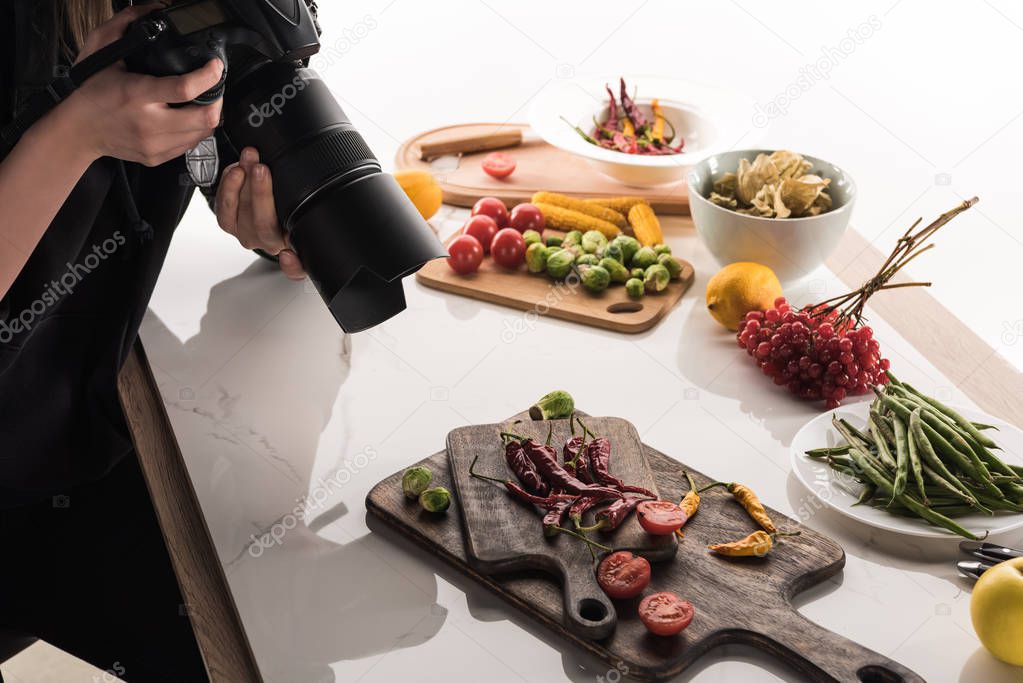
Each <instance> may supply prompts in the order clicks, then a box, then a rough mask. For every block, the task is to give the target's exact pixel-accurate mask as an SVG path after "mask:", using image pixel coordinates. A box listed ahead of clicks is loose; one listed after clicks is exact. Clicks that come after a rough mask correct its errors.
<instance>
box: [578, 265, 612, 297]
mask: <svg viewBox="0 0 1023 683" xmlns="http://www.w3.org/2000/svg"><path fill="white" fill-rule="evenodd" d="M579 274H580V277H581V278H582V283H583V287H585V288H586V289H588V290H590V291H591V292H594V293H597V292H603V291H604V290H605V289H607V286H608V285H609V284H611V274H610V273H608V272H607V270H606V269H604V268H601V267H600V266H583V267H581V268H580V269H579Z"/></svg>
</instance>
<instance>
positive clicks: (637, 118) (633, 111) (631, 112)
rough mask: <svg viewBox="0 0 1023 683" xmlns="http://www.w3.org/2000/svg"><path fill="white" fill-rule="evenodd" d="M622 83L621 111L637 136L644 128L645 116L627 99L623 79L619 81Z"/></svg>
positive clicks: (629, 98) (630, 99)
mask: <svg viewBox="0 0 1023 683" xmlns="http://www.w3.org/2000/svg"><path fill="white" fill-rule="evenodd" d="M621 82H622V109H624V110H625V115H626V116H628V117H629V120H630V121H632V125H633V126H635V127H636V133H637V134H639V131H640V129H641V128H645V127H646V116H644V115H643V112H642V111H640V109H639V107H637V106H636V103H635V102H633V101H632V98H631V97H629V92H628V90H627V89H626V87H625V79H624V78H623V79H621Z"/></svg>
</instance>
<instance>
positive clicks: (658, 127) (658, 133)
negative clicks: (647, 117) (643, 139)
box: [650, 99, 664, 140]
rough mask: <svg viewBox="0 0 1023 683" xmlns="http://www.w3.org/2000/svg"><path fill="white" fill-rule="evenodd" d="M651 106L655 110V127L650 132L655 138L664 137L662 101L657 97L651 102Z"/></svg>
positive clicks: (661, 138) (660, 138)
mask: <svg viewBox="0 0 1023 683" xmlns="http://www.w3.org/2000/svg"><path fill="white" fill-rule="evenodd" d="M650 108H651V109H653V111H654V129H653V131H651V133H650V137H651V138H653V139H654V140H663V139H664V111H663V110H662V109H661V103H660V102H659V101H657V100H656V99H655V100H654V101H653V102H651V103H650Z"/></svg>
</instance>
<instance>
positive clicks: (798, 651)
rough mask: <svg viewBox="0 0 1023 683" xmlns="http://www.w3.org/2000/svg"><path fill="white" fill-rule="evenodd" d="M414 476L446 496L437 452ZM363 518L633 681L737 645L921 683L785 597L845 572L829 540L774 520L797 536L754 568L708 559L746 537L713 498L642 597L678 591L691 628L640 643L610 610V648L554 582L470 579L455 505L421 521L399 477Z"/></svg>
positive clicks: (700, 480)
mask: <svg viewBox="0 0 1023 683" xmlns="http://www.w3.org/2000/svg"><path fill="white" fill-rule="evenodd" d="M644 449H645V451H646V456H647V463H648V464H649V466H650V469H651V472H652V473H653V475H654V479H655V481H656V483H657V486H658V488H659V490H660V493H661V495H662V497H664V498H667V499H672V500H674V499H678V498H680V497H681V496H682V495H683V493H684V491H685V489H686V485H685V484H684V483H683V482H684V477H683V472H684V470H685V469H686V467H685V466H684V465H682V464H681V463H679V462H677V461H676V460H673V459H671V458H669V457H668V456H666V455H664V454H663V453H661V452H659V451H656V450H654V449H652V448H650V447H648V446H644ZM418 464H421V465H425V466H427V467H429V468H430V469H431V470H433V473H434V483H435V485H439V486H446V487H448V488H449V489H453V488H454V486H455V485H454V483H453V482H452V476H451V471H450V469H449V466H448V459H447V454H446V452H445V451H441V452H439V453H436V454H434V455H432V456H430V457H428V458H426V459H425V460H422V461H420V462H419V463H418ZM410 465H411V463H410ZM691 473H692V474H693V476H694V477H695V478H696V481H697V484H698V485H701V486H702V485H704V484H706V483H709V480H708V479H707V477H705V476H703V475H702V474H700V473H698V472H694V471H691ZM747 483H750V484H755V482H747ZM366 507H367V510H368V511H369V513H370V515H372V516H373V517H374V518H378V519H380V520H382V521H383V522H384V523H386V524H387V525H388V526H389V527H391V528H393V529H394V530H396V531H397V532H399V533H400V534H401V535H402V536H404V537H405V538H408V539H410V540H412V541H414V542H415V543H417V544H419V545H420V546H422V547H423V548H424V549H425V550H426V551H428V552H429V553H431V554H432V555H434V556H436V557H439V558H441V559H442V560H444V561H445V562H447V563H449V564H450V565H451V566H452V567H453V568H455V569H456V570H458V571H459V572H461V573H463V574H465V575H466V576H468V577H470V578H471V579H473V580H474V581H476V582H478V583H479V584H480V585H481V586H483V587H484V588H486V589H487V590H489V591H491V592H493V593H494V594H495V595H497V596H499V597H500V598H502V599H503V600H505V601H506V602H507V603H508V604H509V607H510V608H511V609H514V610H517V611H519V612H521V613H523V614H525V615H527V616H528V617H529V618H531V619H533V620H535V621H536V622H537V623H539V624H541V625H543V626H544V627H545V628H547V629H548V630H549V631H550V632H551V633H552V634H553V635H555V636H557V637H558V638H560V639H562V640H563V641H565V642H567V643H571V644H572V645H573V646H575V647H577V648H580V649H582V650H585V651H586V652H588V653H590V654H591V655H593V656H596V657H598V658H600V659H602V660H603V661H604V662H606V663H607V664H608V665H609V666H610V667H611V668H614V669H616V670H617V671H618V672H620V673H621V674H622V675H625V676H628V677H631V678H635V679H639V680H649V681H652V680H666V679H669V678H671V677H672V676H675V675H677V674H679V673H680V672H682V671H684V670H685V669H686V668H688V667H689V666H691V665H692V664H693V663H694V662H695V661H696V660H698V659H699V658H700V657H701V656H702V655H704V654H705V653H707V652H708V651H710V650H712V649H714V648H717V647H720V646H722V645H728V644H745V645H751V646H753V647H756V648H758V649H760V650H763V651H765V652H767V653H769V654H770V655H773V656H774V657H777V658H778V659H779V660H781V661H783V662H785V663H787V664H788V665H790V666H791V667H792V668H793V669H794V670H795V671H797V672H799V674H801V677H803V678H805V679H807V680H811V681H828V682H834V681H839V682H841V683H860V682H861V681H884V682H889V681H890V682H898V681H913V682H914V683H922V682H923V679H922V678H920V677H919V676H918V675H916V674H915V673H913V672H912V671H910V670H909V669H907V668H906V667H904V666H902V665H901V664H898V663H897V662H894V661H892V660H891V659H888V658H887V657H885V656H884V655H881V654H878V653H876V652H873V651H871V650H868V649H867V648H865V647H862V646H861V645H858V644H857V643H855V642H853V641H850V640H848V639H846V638H844V637H842V636H840V635H838V634H836V633H833V632H831V631H829V630H827V629H825V628H823V627H821V626H818V625H817V624H815V623H814V622H812V621H810V620H808V619H806V618H805V617H803V616H802V615H801V614H799V613H798V612H797V611H796V610H795V608H793V606H792V602H791V600H792V598H793V596H795V595H797V594H799V593H801V592H803V591H805V590H807V589H808V588H810V587H812V586H815V585H817V584H819V583H821V582H822V581H824V580H825V579H827V578H829V577H831V576H834V575H835V574H837V573H838V572H840V571H841V570H842V567H843V565H844V564H845V553H844V552H843V551H842V548H841V547H840V546H838V544H836V543H835V542H834V541H832V540H831V539H829V538H827V537H825V536H822V535H821V534H818V533H817V532H815V531H813V530H812V529H809V528H808V527H805V526H803V525H801V524H799V523H798V522H796V521H795V520H793V519H789V518H787V517H785V516H784V515H782V514H781V513H778V512H776V511H773V510H771V511H770V513H771V516H772V517H773V519H774V520H775V522H776V523H777V524H778V525H779V526H780V527H781V528H783V529H785V530H799V531H801V532H802V535H801V536H798V537H794V538H790V539H786V540H785V543H784V544H783V545H781V546H780V547H778V548H777V549H776V550H775V551H773V552H772V553H771V554H770V555H768V556H767V557H766V558H762V559H749V560H726V559H722V558H719V557H715V556H714V555H712V554H710V553H708V552H707V550H706V546H707V545H708V544H709V543H716V542H720V541H722V540H732V539H737V538H741V537H743V536H745V535H746V534H748V533H749V532H751V531H753V530H754V525H753V522H752V521H751V520H750V519H749V517H748V516H747V515H746V512H745V511H744V510H742V509H741V508H740V507H739V506H738V505H737V504H736V503H735V502H734V501H733V500H732V499H731V496H730V495H729V494H728V493H726V492H724V491H723V490H721V489H720V488H716V489H712V490H710V491H708V492H706V494H705V495H704V496H703V505H702V506H701V509H700V512H699V513H698V514H697V515H696V517H694V518H693V519H692V520H691V521H690V522H689V524H688V525H687V526H686V539H685V541H683V542H682V543H681V544H680V546H679V549H678V553H677V557H676V559H675V560H673V561H672V562H669V563H661V564H658V565H654V572H653V579H652V582H651V584H650V587H649V588H648V589H647V592H653V591H660V590H671V591H675V592H676V593H678V594H679V595H680V596H683V597H684V598H686V599H688V600H691V601H692V602H693V604H694V605H695V606H696V618H695V619H694V620H693V623H692V625H691V626H690V627H689V628H688V629H687V630H686V631H685V632H683V633H682V634H681V635H680V636H677V637H672V638H660V637H655V636H651V635H649V634H647V632H646V630H645V629H644V628H643V626H642V624H641V623H640V621H639V619H638V618H637V616H636V601H627V602H624V603H619V604H618V624H617V627H616V629H615V631H614V633H613V634H612V635H611V636H609V637H608V638H606V639H604V640H591V639H588V638H586V637H583V636H580V635H578V634H574V633H573V632H572V631H570V630H569V629H567V628H565V626H564V612H563V600H562V594H561V588H560V586H559V584H558V583H557V581H554V580H551V579H549V578H548V577H546V576H544V575H541V574H537V573H536V572H525V573H521V574H507V575H501V576H488V575H485V574H483V573H481V572H480V571H478V570H477V569H476V568H475V567H473V566H472V564H471V563H470V562H469V558H468V556H467V554H466V549H465V532H464V530H463V528H462V524H461V519H460V518H461V513H460V510H459V502H458V501H457V500H455V501H454V502H453V503H452V508H451V510H449V512H448V514H446V515H444V516H437V515H427V514H424V513H422V512H421V511H420V509H419V507H418V505H417V504H415V503H410V502H407V501H406V500H405V497H404V496H403V495H402V492H401V472H397V473H395V474H394V475H392V476H391V477H388V478H387V479H385V480H384V481H382V482H380V483H379V484H377V485H376V486H375V487H374V488H373V490H372V491H370V493H369V495H368V496H367V499H366ZM371 521H372V520H371Z"/></svg>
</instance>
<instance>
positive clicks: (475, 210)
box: [472, 197, 508, 228]
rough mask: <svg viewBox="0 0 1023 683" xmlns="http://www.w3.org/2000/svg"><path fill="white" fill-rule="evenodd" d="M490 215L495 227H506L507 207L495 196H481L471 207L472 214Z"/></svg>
mask: <svg viewBox="0 0 1023 683" xmlns="http://www.w3.org/2000/svg"><path fill="white" fill-rule="evenodd" d="M480 214H483V215H484V216H490V217H491V218H493V219H494V222H495V223H497V227H499V228H506V227H508V207H507V206H505V205H504V202H502V201H501V200H500V199H498V198H497V197H483V198H482V199H480V200H479V201H478V202H476V204H475V206H473V207H472V215H473V216H478V215H480Z"/></svg>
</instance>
